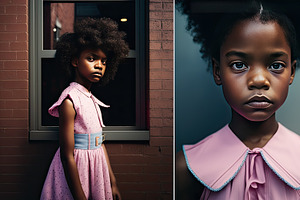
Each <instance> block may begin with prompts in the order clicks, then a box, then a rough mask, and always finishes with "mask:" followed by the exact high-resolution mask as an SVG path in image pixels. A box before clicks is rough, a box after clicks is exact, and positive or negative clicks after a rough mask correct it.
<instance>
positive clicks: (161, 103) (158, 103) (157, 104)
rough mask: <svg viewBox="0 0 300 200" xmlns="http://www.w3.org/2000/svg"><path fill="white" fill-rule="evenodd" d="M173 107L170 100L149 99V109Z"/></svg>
mask: <svg viewBox="0 0 300 200" xmlns="http://www.w3.org/2000/svg"><path fill="white" fill-rule="evenodd" d="M172 107H173V101H172V100H171V99H170V100H169V99H159V100H156V99H151V101H150V109H151V108H159V109H161V108H172ZM150 115H151V112H150Z"/></svg>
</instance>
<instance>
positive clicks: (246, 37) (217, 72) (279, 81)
mask: <svg viewBox="0 0 300 200" xmlns="http://www.w3.org/2000/svg"><path fill="white" fill-rule="evenodd" d="M213 63H214V67H213V68H214V79H215V81H216V83H217V84H219V85H222V89H223V94H224V96H225V99H226V100H227V102H228V104H229V105H230V106H231V109H232V111H233V112H235V113H237V114H238V115H241V116H243V117H244V118H246V119H247V120H250V121H264V120H266V119H268V118H270V117H271V116H273V115H274V114H275V111H276V110H277V109H278V108H279V107H280V106H281V105H282V104H283V103H284V101H285V99H286V97H287V94H288V88H289V85H290V84H291V83H292V82H293V78H294V75H295V64H296V61H292V60H291V49H290V46H289V44H288V42H287V40H286V37H285V35H284V32H283V30H282V28H281V27H280V26H279V25H278V24H277V23H276V22H268V23H265V24H262V23H261V22H260V21H258V20H245V21H242V22H239V23H238V24H237V25H236V26H235V27H234V28H233V29H232V31H231V32H230V34H229V35H228V36H227V37H226V39H225V41H224V43H223V45H222V46H221V49H220V63H218V62H217V61H215V60H213Z"/></svg>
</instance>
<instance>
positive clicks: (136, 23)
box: [30, 0, 149, 140]
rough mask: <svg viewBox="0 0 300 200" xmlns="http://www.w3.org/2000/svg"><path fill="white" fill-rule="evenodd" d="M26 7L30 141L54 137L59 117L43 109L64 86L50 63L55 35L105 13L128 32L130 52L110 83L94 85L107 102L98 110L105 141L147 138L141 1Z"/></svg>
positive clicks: (53, 1) (49, 0)
mask: <svg viewBox="0 0 300 200" xmlns="http://www.w3.org/2000/svg"><path fill="white" fill-rule="evenodd" d="M30 9H31V10H30V12H31V13H30V14H31V15H30V16H31V18H30V20H31V23H30V24H31V26H30V41H31V42H30V139H31V140H53V139H57V138H58V119H57V118H55V117H52V116H51V115H49V114H48V111H47V110H48V108H49V107H50V106H51V105H52V104H53V103H54V102H55V101H56V100H57V99H58V97H59V95H60V94H61V92H62V90H63V89H64V88H65V87H67V84H66V83H64V81H63V80H64V79H63V74H60V73H57V71H59V69H56V68H55V67H56V66H55V64H54V55H55V45H56V42H57V41H58V40H59V37H60V36H61V35H62V34H64V33H66V32H73V25H74V22H75V21H76V20H78V19H81V18H84V17H93V18H100V17H109V18H112V19H114V20H115V21H117V22H118V24H119V29H120V30H122V31H124V32H126V33H127V37H126V40H127V42H128V44H129V48H130V53H129V56H128V57H127V58H126V59H125V61H124V62H123V63H122V64H121V65H120V66H119V70H118V73H117V74H116V77H115V80H114V81H111V82H110V83H109V84H108V85H106V86H104V87H101V88H93V89H92V93H93V94H94V95H95V96H96V97H97V98H99V99H100V100H101V101H103V102H104V103H106V104H109V105H110V106H111V107H110V108H108V109H104V108H101V110H102V113H103V118H104V119H103V120H104V123H105V125H106V126H107V127H106V128H105V129H104V132H105V134H106V139H107V140H148V139H149V131H147V130H146V128H147V124H146V122H147V120H146V98H145V96H146V75H145V74H146V64H145V39H146V37H145V35H146V34H145V27H146V26H145V24H146V23H145V12H144V11H145V3H144V1H140V0H122V1H120V0H119V1H116V0H106V1H99V0H98V1H88V2H83V1H76V0H72V1H58V0H43V1H40V0H31V6H30ZM121 19H122V20H121Z"/></svg>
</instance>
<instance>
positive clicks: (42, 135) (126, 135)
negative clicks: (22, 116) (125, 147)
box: [29, 130, 149, 141]
mask: <svg viewBox="0 0 300 200" xmlns="http://www.w3.org/2000/svg"><path fill="white" fill-rule="evenodd" d="M103 133H104V134H105V140H106V141H149V130H125V131H122V130H117V131H112V130H107V131H105V130H104V131H103ZM29 134H30V135H29V139H30V140H58V130H32V131H30V133H29Z"/></svg>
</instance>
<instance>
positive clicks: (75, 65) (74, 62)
mask: <svg viewBox="0 0 300 200" xmlns="http://www.w3.org/2000/svg"><path fill="white" fill-rule="evenodd" d="M71 64H72V65H73V67H77V65H78V59H77V58H73V59H72V61H71Z"/></svg>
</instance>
